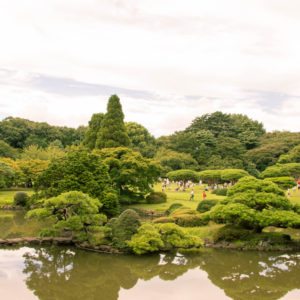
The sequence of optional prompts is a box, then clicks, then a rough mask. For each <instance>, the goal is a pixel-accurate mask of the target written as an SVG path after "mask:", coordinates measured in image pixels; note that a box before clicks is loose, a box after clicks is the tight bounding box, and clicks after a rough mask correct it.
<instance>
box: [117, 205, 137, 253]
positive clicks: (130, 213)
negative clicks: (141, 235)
mask: <svg viewBox="0 0 300 300" xmlns="http://www.w3.org/2000/svg"><path fill="white" fill-rule="evenodd" d="M140 226H141V221H140V217H139V215H138V214H137V213H136V212H135V211H134V210H132V209H126V210H125V211H123V212H122V213H121V214H120V216H119V217H118V218H117V219H115V220H114V221H113V222H112V224H111V227H112V240H113V244H114V246H116V247H117V248H120V249H125V248H127V242H126V241H129V240H130V239H131V236H132V235H134V234H135V233H137V230H138V228H139V227H140Z"/></svg>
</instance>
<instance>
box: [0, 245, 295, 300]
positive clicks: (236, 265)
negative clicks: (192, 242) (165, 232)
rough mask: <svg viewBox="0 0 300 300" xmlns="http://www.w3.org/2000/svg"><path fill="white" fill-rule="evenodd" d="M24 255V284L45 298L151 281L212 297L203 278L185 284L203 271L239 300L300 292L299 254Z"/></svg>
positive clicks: (91, 294)
mask: <svg viewBox="0 0 300 300" xmlns="http://www.w3.org/2000/svg"><path fill="white" fill-rule="evenodd" d="M23 257H24V269H23V273H24V275H25V282H26V285H27V287H28V288H29V289H30V290H31V291H33V292H34V294H35V295H36V296H37V297H38V298H39V299H42V300H48V299H49V300H50V299H51V300H52V299H57V300H62V299H63V300H69V299H70V300H71V299H72V300H76V299H86V300H89V299H97V300H98V299H105V300H116V299H118V298H119V294H120V290H122V291H124V289H126V290H129V289H133V288H134V287H135V288H137V287H138V286H139V284H140V283H141V282H147V284H148V287H149V286H150V288H151V284H153V287H154V286H155V287H156V288H157V285H158V284H159V285H160V286H161V288H164V287H165V286H167V282H166V281H170V282H171V281H174V283H176V285H175V289H176V288H177V287H178V289H179V288H181V290H182V289H183V288H186V289H188V292H189V295H193V296H192V298H190V297H188V298H186V299H212V298H206V297H205V291H202V292H201V291H199V285H200V282H199V279H198V282H197V281H196V280H194V281H193V282H191V281H190V282H189V284H188V286H187V285H186V283H187V280H186V279H185V280H184V277H185V276H186V275H187V273H189V274H194V275H193V276H195V274H198V273H202V274H205V272H206V273H207V276H208V278H207V277H206V278H204V280H206V281H205V285H206V286H207V289H216V290H218V291H221V292H222V290H223V291H224V292H225V294H226V295H227V296H228V297H229V298H231V299H235V300H244V299H247V300H248V299H251V300H252V299H253V300H256V299H259V300H264V299H268V300H271V299H274V300H275V299H281V298H282V297H283V296H284V295H285V294H287V293H288V292H289V291H291V290H294V289H300V279H299V278H300V268H299V263H300V255H299V254H295V253H294V254H285V255H282V254H278V253H275V254H274V253H271V254H270V253H258V252H234V251H213V250H205V251H203V253H201V254H197V255H189V256H182V255H157V256H146V257H133V256H112V255H102V254H97V253H90V252H84V251H80V250H77V249H68V248H61V247H51V248H30V249H29V251H27V252H26V253H25V254H24V255H23ZM192 269H193V270H192ZM183 274H185V275H184V276H182V275H183ZM195 278H197V277H194V279H195ZM202 279H203V278H202ZM0 280H1V278H0ZM154 282H155V285H154ZM211 283H212V284H211ZM173 286H174V285H173ZM173 292H174V293H176V290H174V291H173ZM122 295H124V293H123V292H122ZM220 295H223V294H220ZM168 297H169V298H168ZM220 297H222V296H220ZM220 297H219V298H218V299H223V298H226V297H225V295H224V296H223V298H220ZM130 299H137V298H130ZM164 299H172V297H171V295H169V296H167V297H164ZM214 299H215V298H214ZM226 299H228V298H226Z"/></svg>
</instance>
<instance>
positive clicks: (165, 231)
mask: <svg viewBox="0 0 300 300" xmlns="http://www.w3.org/2000/svg"><path fill="white" fill-rule="evenodd" d="M201 245H202V240H201V239H200V237H198V236H197V235H193V234H190V233H188V232H187V231H185V230H184V229H183V228H181V227H180V226H178V225H176V224H171V223H169V224H151V223H145V224H143V225H142V226H141V227H140V228H139V229H138V232H137V233H136V234H135V235H134V236H133V237H132V238H131V240H130V241H129V242H128V246H129V247H130V248H131V250H132V251H133V252H134V253H135V254H145V253H150V252H157V251H160V250H171V249H174V248H195V247H196V248H198V247H200V246H201Z"/></svg>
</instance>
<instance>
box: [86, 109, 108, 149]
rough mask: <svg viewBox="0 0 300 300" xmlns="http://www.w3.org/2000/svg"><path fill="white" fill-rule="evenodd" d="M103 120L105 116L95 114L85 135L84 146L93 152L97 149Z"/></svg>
mask: <svg viewBox="0 0 300 300" xmlns="http://www.w3.org/2000/svg"><path fill="white" fill-rule="evenodd" d="M103 119H104V114H103V113H98V114H93V115H92V118H91V120H90V121H89V126H88V129H87V131H86V133H85V136H84V140H83V144H84V145H85V146H87V147H88V148H89V149H91V150H92V149H95V148H96V143H97V138H98V134H99V131H100V128H101V124H102V121H103Z"/></svg>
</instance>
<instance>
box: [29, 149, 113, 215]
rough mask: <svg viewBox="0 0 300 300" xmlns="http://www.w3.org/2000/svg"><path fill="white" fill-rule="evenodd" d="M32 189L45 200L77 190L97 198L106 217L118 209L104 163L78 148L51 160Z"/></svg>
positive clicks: (97, 157)
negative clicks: (106, 214)
mask: <svg viewBox="0 0 300 300" xmlns="http://www.w3.org/2000/svg"><path fill="white" fill-rule="evenodd" d="M35 189H36V190H37V191H39V192H40V194H41V196H45V197H53V196H58V195H59V194H61V193H64V192H68V191H81V192H83V193H86V194H88V195H90V196H91V197H95V198H98V199H99V200H100V201H101V203H102V204H103V210H104V211H105V212H106V213H108V214H111V215H113V214H115V213H117V212H118V209H119V203H118V199H117V195H116V192H115V190H114V189H113V183H112V181H111V178H110V176H109V174H108V168H107V166H106V164H104V163H103V161H102V160H101V158H100V157H99V156H98V155H95V154H92V153H89V152H88V151H87V150H85V149H82V148H73V149H71V150H70V151H69V152H68V153H67V154H66V155H65V156H63V157H61V158H59V159H56V160H53V161H52V162H51V163H50V165H49V167H48V168H47V169H46V170H45V171H44V172H43V173H42V174H41V175H40V176H39V177H38V179H37V181H36V184H35Z"/></svg>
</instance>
